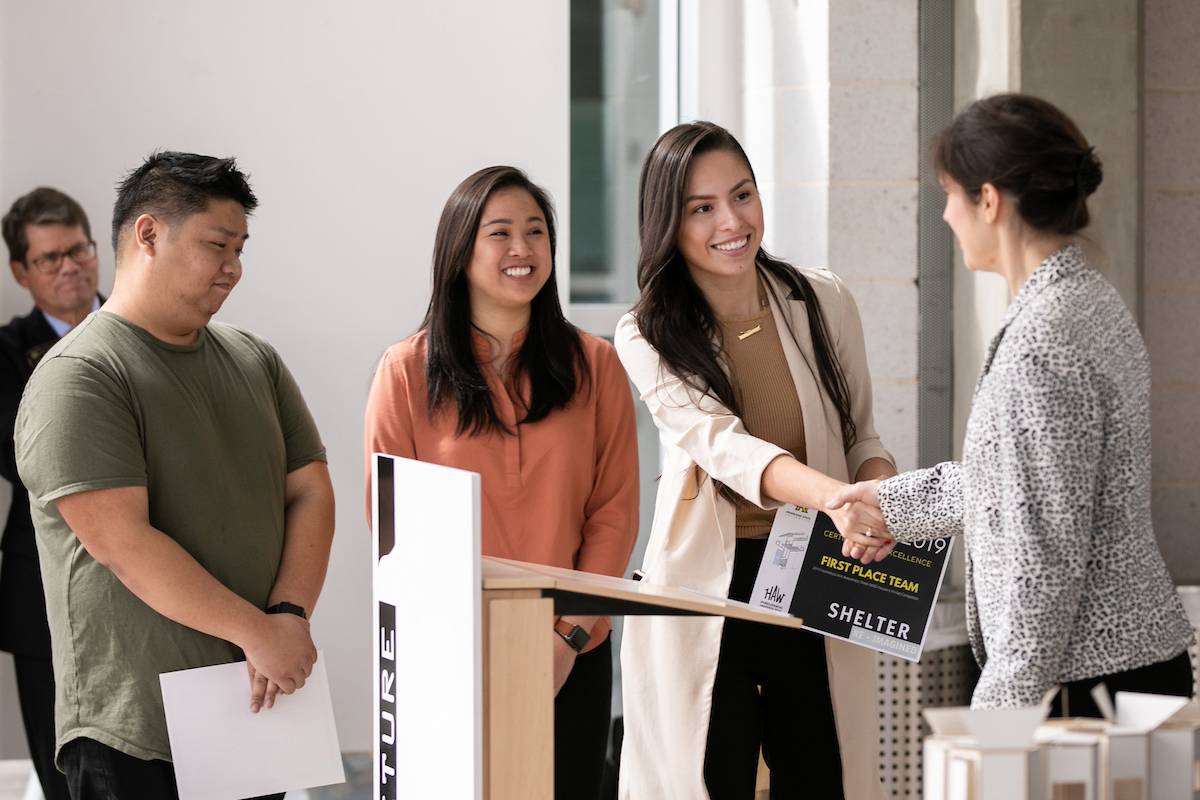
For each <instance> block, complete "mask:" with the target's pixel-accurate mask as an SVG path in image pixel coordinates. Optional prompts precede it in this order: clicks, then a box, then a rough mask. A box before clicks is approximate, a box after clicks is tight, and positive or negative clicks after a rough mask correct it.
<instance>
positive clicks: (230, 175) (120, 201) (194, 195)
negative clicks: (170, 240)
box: [112, 150, 258, 250]
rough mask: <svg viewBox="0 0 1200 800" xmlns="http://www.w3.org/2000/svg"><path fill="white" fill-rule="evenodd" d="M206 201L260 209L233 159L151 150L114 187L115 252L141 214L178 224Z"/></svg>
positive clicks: (113, 224) (113, 225) (204, 204)
mask: <svg viewBox="0 0 1200 800" xmlns="http://www.w3.org/2000/svg"><path fill="white" fill-rule="evenodd" d="M210 200H236V201H237V202H239V203H241V204H242V208H243V209H244V210H245V212H246V213H247V214H250V213H251V212H253V211H254V209H256V208H258V198H257V197H255V196H254V192H253V191H252V190H251V189H250V183H249V182H248V181H247V179H246V175H245V173H243V172H242V171H241V170H239V169H238V168H237V161H236V160H235V159H233V158H215V157H213V156H202V155H197V154H196V153H179V152H175V151H173V150H165V151H162V152H159V153H152V154H151V155H150V156H149V157H148V158H147V159H146V160H145V162H144V163H143V164H142V165H141V166H140V167H138V168H137V169H135V170H133V171H132V172H130V173H129V174H128V175H126V176H125V178H124V179H123V180H122V181H121V183H120V184H118V185H117V202H116V203H115V204H114V205H113V221H112V244H113V250H116V249H117V242H118V240H119V239H120V235H121V230H122V229H124V228H125V227H126V226H128V225H132V224H133V221H134V220H136V219H137V218H138V217H140V216H141V215H142V214H155V215H159V216H161V217H163V218H164V219H166V220H168V221H171V222H177V221H179V220H181V219H183V218H184V217H188V216H191V215H192V214H196V213H199V212H201V211H204V210H205V209H206V208H207V207H208V203H209V201H210Z"/></svg>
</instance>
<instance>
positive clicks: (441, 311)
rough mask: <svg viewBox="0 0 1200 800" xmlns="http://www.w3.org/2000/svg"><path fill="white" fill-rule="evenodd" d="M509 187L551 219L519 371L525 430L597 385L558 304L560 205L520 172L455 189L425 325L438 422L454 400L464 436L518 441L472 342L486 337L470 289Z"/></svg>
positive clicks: (431, 399) (476, 177)
mask: <svg viewBox="0 0 1200 800" xmlns="http://www.w3.org/2000/svg"><path fill="white" fill-rule="evenodd" d="M509 187H517V188H520V189H524V190H525V191H527V192H529V194H530V196H531V197H533V200H534V202H536V203H537V204H538V208H540V209H541V211H542V216H543V217H545V218H546V232H547V235H548V236H549V238H550V276H549V277H548V278H547V279H546V283H545V285H544V286H543V287H542V289H541V291H539V292H538V293H537V295H536V296H535V297H534V298H533V302H532V303H531V308H530V314H529V330H528V332H527V333H526V335H525V341H524V343H523V344H522V345H521V349H520V351H519V353H518V354H517V355H516V364H515V365H514V369H513V379H514V381H516V383H517V384H518V385H520V379H521V378H522V377H523V376H526V377H528V379H529V401H528V405H527V406H526V407H525V409H524V412H525V413H524V417H523V418H522V419H521V420H520V424H523V423H531V422H537V421H538V420H540V419H544V418H545V417H546V416H547V415H548V414H549V413H550V412H551V411H554V410H555V409H558V408H564V407H566V406H567V405H568V404H570V402H571V400H572V398H574V397H575V392H576V390H577V389H578V388H579V387H580V385H581V383H582V384H586V383H587V382H588V380H589V373H588V370H587V359H586V356H585V355H584V352H583V343H582V341H581V340H580V337H579V331H578V330H576V328H575V326H574V325H572V324H571V323H570V322H568V321H567V318H566V317H565V316H564V315H563V310H562V306H561V305H560V304H559V301H558V289H557V287H556V285H555V269H554V254H555V249H556V239H555V227H554V205H553V204H552V203H551V202H550V197H549V195H547V194H546V191H545V190H544V189H542V188H541V187H540V186H538V185H537V184H535V183H533V182H532V181H531V180H529V177H528V176H527V175H526V174H525V173H524V172H522V171H521V170H519V169H517V168H516V167H505V166H497V167H487V168H485V169H481V170H479V171H478V172H476V173H475V174H473V175H471V176H470V177H468V178H467V179H466V180H464V181H463V182H462V183H460V184H459V185H458V186H457V187H456V188H455V190H454V191H453V192H452V193H451V194H450V198H449V199H448V200H447V201H446V206H445V207H444V208H443V209H442V217H441V219H440V220H439V221H438V227H437V237H436V239H435V240H434V245H433V293H432V294H431V296H430V298H429V307H428V308H427V309H426V310H425V319H424V320H422V322H421V330H423V331H426V332H427V334H428V345H427V353H426V363H425V377H426V382H427V383H428V387H429V394H428V405H429V414H430V416H433V414H434V413H435V412H436V411H437V410H438V409H440V408H441V407H442V406H443V405H444V404H446V403H448V402H450V400H451V399H453V401H454V404H455V407H456V409H457V411H458V426H457V429H456V432H455V433H456V435H458V436H462V435H463V434H465V433H469V434H470V435H472V436H475V435H478V434H481V433H485V432H488V431H493V430H494V431H500V432H502V433H510V434H511V433H515V431H511V430H509V428H508V426H507V425H505V424H504V421H503V420H501V419H500V417H499V416H498V415H497V414H496V408H495V406H494V405H493V404H492V396H491V393H490V392H489V391H488V384H487V380H486V379H485V378H484V375H483V372H482V371H480V369H479V363H478V362H477V361H476V357H475V349H474V346H473V345H472V336H473V334H474V332H475V331H476V330H479V329H478V328H477V327H476V326H475V324H474V323H473V322H472V321H471V299H470V294H469V292H468V289H467V266H468V265H469V264H470V262H471V254H472V252H473V251H474V248H475V237H476V234H477V233H478V230H479V219H480V216H481V215H482V214H483V207H484V206H485V205H486V204H487V201H488V198H489V197H491V196H492V193H493V192H495V191H497V190H499V189H505V188H509Z"/></svg>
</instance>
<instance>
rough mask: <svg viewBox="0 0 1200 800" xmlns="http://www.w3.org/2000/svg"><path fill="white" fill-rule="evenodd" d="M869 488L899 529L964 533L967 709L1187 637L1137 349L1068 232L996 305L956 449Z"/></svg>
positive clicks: (1130, 329) (1176, 647) (1180, 645)
mask: <svg viewBox="0 0 1200 800" xmlns="http://www.w3.org/2000/svg"><path fill="white" fill-rule="evenodd" d="M879 500H880V505H881V507H882V509H883V512H884V516H885V517H886V519H887V524H888V527H889V528H890V529H891V531H892V532H893V533H894V534H895V535H896V537H897V538H898V539H899V540H901V541H905V540H914V539H921V538H930V537H937V536H947V535H955V534H962V536H963V537H964V539H965V544H966V547H965V550H966V577H967V626H968V631H969V633H970V638H971V646H972V648H973V650H974V652H975V657H976V659H977V660H978V661H979V664H980V666H981V667H982V668H983V673H982V675H981V676H980V679H979V684H978V686H977V687H976V689H975V695H974V697H973V699H972V705H973V706H974V707H976V708H1002V707H1012V706H1028V705H1036V704H1037V703H1038V701H1039V700H1040V699H1041V697H1042V695H1043V693H1044V692H1045V691H1046V690H1047V689H1048V688H1050V687H1051V686H1053V685H1056V684H1059V683H1063V682H1066V681H1073V680H1079V679H1082V678H1092V677H1097V676H1100V675H1107V674H1110V673H1115V672H1122V671H1124V670H1129V669H1133V668H1136V667H1141V666H1145V665H1148V664H1153V663H1156V662H1159V661H1164V660H1166V659H1169V658H1173V657H1175V656H1177V655H1179V653H1180V652H1182V651H1183V650H1184V649H1186V648H1187V646H1188V644H1189V642H1191V640H1192V638H1193V632H1192V627H1191V625H1190V623H1189V621H1188V619H1187V616H1186V614H1185V613H1184V610H1183V606H1182V604H1181V603H1180V601H1179V596H1178V594H1177V593H1176V591H1175V585H1174V583H1173V582H1172V580H1171V578H1170V576H1169V575H1168V573H1167V567H1166V564H1165V563H1164V562H1163V558H1162V555H1161V553H1160V552H1159V550H1158V545H1157V543H1156V542H1155V539H1154V530H1153V528H1152V526H1151V522H1150V519H1151V514H1150V360H1149V357H1148V355H1147V353H1146V347H1145V344H1144V342H1143V341H1142V337H1141V334H1140V333H1139V332H1138V329H1137V326H1136V325H1135V324H1134V321H1133V318H1132V316H1131V315H1130V314H1129V312H1128V311H1127V310H1126V308H1125V305H1124V303H1123V302H1122V300H1121V298H1120V296H1119V295H1118V294H1117V292H1116V290H1114V289H1113V287H1112V286H1110V285H1109V284H1108V283H1107V282H1106V281H1105V280H1104V279H1103V278H1102V277H1100V276H1099V275H1098V274H1097V273H1095V272H1093V271H1092V270H1090V269H1088V268H1087V266H1086V264H1085V263H1084V260H1083V254H1082V253H1081V251H1080V250H1079V248H1078V246H1076V245H1071V246H1068V247H1066V248H1064V249H1062V250H1060V251H1058V252H1057V253H1055V254H1054V255H1053V256H1051V257H1050V258H1048V259H1047V260H1046V261H1045V262H1043V263H1042V264H1041V265H1040V266H1039V267H1038V268H1037V270H1036V271H1035V272H1034V273H1033V275H1032V276H1031V277H1030V278H1029V280H1028V281H1027V282H1026V283H1025V285H1024V286H1023V287H1022V288H1021V291H1020V292H1019V293H1018V295H1017V297H1016V299H1015V300H1014V301H1013V303H1012V305H1011V306H1010V307H1009V309H1008V314H1007V315H1006V317H1005V319H1004V323H1003V325H1002V327H1001V329H1000V332H999V333H998V334H996V336H995V338H994V339H993V340H992V342H991V345H990V346H989V348H988V353H987V358H986V360H985V362H984V367H983V374H982V376H981V377H980V379H979V383H978V384H977V386H976V388H975V399H974V403H973V405H972V408H971V416H970V419H969V420H968V422H967V432H966V439H965V441H964V443H963V460H962V461H961V462H946V463H943V464H939V465H937V466H935V467H931V468H929V469H923V470H917V471H915V472H907V473H904V474H902V475H899V476H897V477H895V478H892V479H891V480H887V481H884V482H883V483H882V484H881V485H880V487H879Z"/></svg>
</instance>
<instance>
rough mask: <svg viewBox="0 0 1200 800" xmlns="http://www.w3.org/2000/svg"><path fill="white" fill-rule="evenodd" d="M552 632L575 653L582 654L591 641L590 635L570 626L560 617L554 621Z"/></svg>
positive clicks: (578, 627)
mask: <svg viewBox="0 0 1200 800" xmlns="http://www.w3.org/2000/svg"><path fill="white" fill-rule="evenodd" d="M554 632H555V633H557V634H558V635H559V636H560V637H562V640H563V641H564V642H566V643H567V645H568V646H569V647H570V648H571V649H572V650H574V651H575V652H576V653H581V652H583V648H585V647H587V645H588V642H590V641H591V640H592V636H591V634H589V633H588V632H587V631H585V630H584V629H583V628H582V627H580V626H579V625H572V624H571V623H569V622H567V621H566V620H565V619H563V618H562V617H557V618H556V619H555V620H554Z"/></svg>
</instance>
